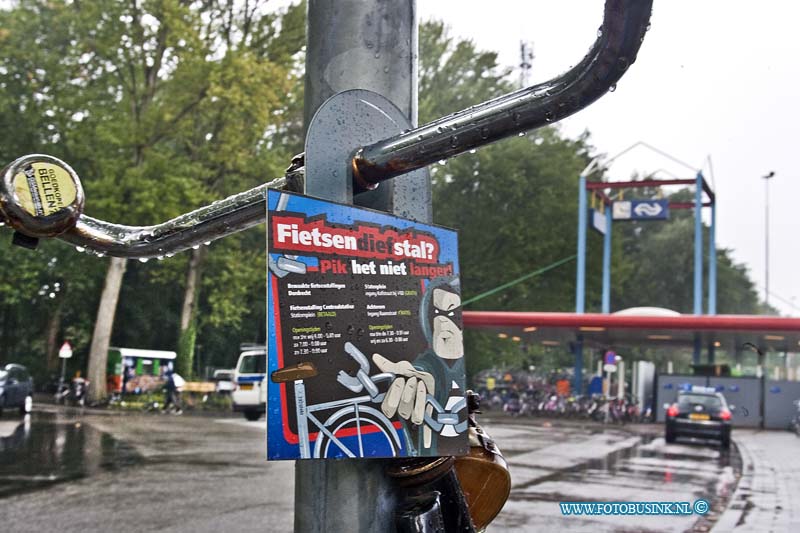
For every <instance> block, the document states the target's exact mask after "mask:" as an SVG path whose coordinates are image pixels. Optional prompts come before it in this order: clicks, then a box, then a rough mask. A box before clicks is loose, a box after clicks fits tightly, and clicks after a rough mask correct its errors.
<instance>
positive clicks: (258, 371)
mask: <svg viewBox="0 0 800 533" xmlns="http://www.w3.org/2000/svg"><path fill="white" fill-rule="evenodd" d="M266 375H267V350H266V348H264V347H263V346H262V347H250V348H247V349H245V350H244V351H243V352H242V353H241V355H239V362H238V363H236V370H235V371H234V373H233V384H234V386H233V392H232V393H231V399H232V400H233V410H234V412H237V413H243V414H244V417H245V418H246V419H247V420H258V419H259V418H261V415H262V414H263V413H265V412H266V411H267V383H266V382H265V381H264V377H266Z"/></svg>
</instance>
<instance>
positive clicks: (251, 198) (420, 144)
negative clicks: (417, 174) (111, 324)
mask: <svg viewBox="0 0 800 533" xmlns="http://www.w3.org/2000/svg"><path fill="white" fill-rule="evenodd" d="M651 8H652V0H606V3H605V14H604V19H603V24H602V26H601V27H600V29H599V30H598V37H597V40H596V41H595V43H594V45H593V46H592V48H591V49H590V51H589V53H588V54H587V55H586V57H584V59H583V60H582V61H580V62H579V63H578V64H577V65H575V67H573V68H572V69H570V70H569V71H567V72H566V73H564V74H562V75H561V76H558V77H556V78H554V79H552V80H550V81H547V82H544V83H540V84H537V85H533V86H531V87H527V88H523V89H520V90H518V91H515V92H512V93H509V94H507V95H504V96H501V97H499V98H496V99H494V100H491V101H489V102H485V103H482V104H479V105H477V106H473V107H470V108H468V109H464V110H462V111H459V112H457V113H454V114H452V115H450V116H447V117H444V118H441V119H439V120H436V121H433V122H431V123H429V124H426V125H423V126H420V127H418V128H415V129H413V130H410V131H407V132H404V133H402V134H400V135H396V136H394V137H392V138H389V139H386V140H383V141H380V142H377V143H375V144H372V145H369V146H364V147H356V148H355V149H354V152H353V153H354V156H353V158H352V160H351V161H350V167H351V169H352V173H353V181H354V190H356V191H364V190H368V189H373V188H375V187H376V186H377V185H378V183H380V182H381V181H384V180H387V179H391V178H394V177H397V176H400V175H402V174H404V173H407V172H410V171H412V170H416V169H418V168H422V167H424V166H426V165H429V164H431V163H434V162H436V161H439V160H442V159H446V158H449V157H453V156H455V155H458V154H461V153H464V152H467V151H469V150H472V149H475V148H479V147H481V146H485V145H487V144H489V143H492V142H495V141H498V140H500V139H504V138H506V137H510V136H514V135H517V134H519V133H521V132H528V131H531V130H534V129H536V128H540V127H542V126H545V125H548V124H552V123H555V122H557V121H559V120H561V119H563V118H565V117H567V116H569V115H572V114H573V113H576V112H577V111H580V110H581V109H583V108H585V107H586V106H588V105H589V104H591V103H593V102H594V101H596V100H597V99H598V98H600V97H601V96H602V95H603V94H605V93H606V92H608V91H610V90H613V88H614V87H615V86H616V84H617V82H618V81H619V79H620V78H621V77H622V75H623V74H624V73H625V72H626V71H627V69H628V67H629V66H630V65H631V64H632V63H633V62H634V61H635V59H636V55H637V53H638V51H639V47H640V45H641V43H642V41H643V39H644V34H645V32H646V31H647V29H648V27H649V19H650V11H651ZM41 160H47V161H49V162H51V163H55V164H57V165H60V166H63V168H65V169H67V172H68V173H69V175H70V176H71V177H72V179H73V180H75V182H76V183H75V186H76V188H77V189H78V190H79V192H80V194H78V195H76V201H75V202H74V203H73V204H72V205H70V206H68V207H67V208H65V209H63V210H62V211H60V212H58V213H54V214H50V215H48V216H41V215H31V214H30V212H29V211H30V210H27V211H26V209H24V208H23V207H22V206H21V202H20V198H19V197H18V195H17V194H16V192H15V181H14V180H15V177H16V176H18V174H19V173H20V172H24V171H25V169H26V168H28V169H29V168H31V164H32V163H35V162H37V161H41ZM343 163H345V162H343ZM301 165H302V161H301V160H299V159H296V160H295V161H293V164H292V166H291V167H290V168H289V169H288V170H287V173H286V175H285V176H284V177H282V178H278V179H277V180H274V181H272V182H269V183H266V184H264V185H261V186H259V187H256V188H254V189H251V190H249V191H246V192H243V193H240V194H237V195H234V196H231V197H229V198H226V199H224V200H221V201H218V202H214V203H213V204H211V205H209V206H206V207H202V208H200V209H196V210H194V211H192V212H190V213H186V214H184V215H181V216H179V217H177V218H174V219H172V220H169V221H166V222H164V223H162V224H157V225H153V226H124V225H119V224H113V223H110V222H105V221H102V220H98V219H95V218H92V217H89V216H87V215H85V214H83V195H82V191H81V186H80V179H79V178H78V176H77V174H75V173H74V172H73V171H72V169H71V168H69V166H68V165H66V164H65V163H63V162H61V161H59V160H57V159H55V158H52V157H49V156H41V155H28V156H24V157H22V158H19V159H17V160H16V161H14V162H13V163H11V164H10V165H9V166H8V167H6V169H5V170H4V171H3V172H2V176H0V220H2V221H3V222H5V223H8V224H9V225H10V226H11V227H13V228H14V229H15V230H17V231H18V232H19V233H21V234H23V235H27V236H29V237H32V238H39V237H57V238H59V239H62V240H64V241H66V242H69V243H71V244H73V245H75V246H76V247H81V248H85V249H87V250H89V251H92V252H94V253H97V254H98V255H111V256H116V257H138V258H148V257H162V256H168V255H172V254H174V253H177V252H180V251H183V250H186V249H189V248H192V247H196V246H200V245H202V244H207V243H209V242H211V241H213V240H216V239H219V238H222V237H224V236H226V235H230V234H233V233H236V232H239V231H242V230H244V229H247V228H249V227H252V226H254V225H257V224H260V223H262V222H264V220H265V218H266V189H267V188H281V189H286V190H295V191H302V188H303V187H302V179H303V169H302V166H301ZM78 199H79V200H80V201H78Z"/></svg>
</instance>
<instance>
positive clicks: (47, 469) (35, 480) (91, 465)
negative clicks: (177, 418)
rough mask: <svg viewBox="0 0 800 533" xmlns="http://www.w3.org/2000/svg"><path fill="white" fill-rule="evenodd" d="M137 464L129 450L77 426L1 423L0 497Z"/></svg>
mask: <svg viewBox="0 0 800 533" xmlns="http://www.w3.org/2000/svg"><path fill="white" fill-rule="evenodd" d="M141 462H142V459H141V457H140V456H139V455H138V454H137V453H136V451H135V450H134V449H133V448H132V447H131V446H129V445H127V444H125V443H124V442H121V441H118V440H116V439H114V438H113V437H112V436H111V435H108V434H107V433H102V432H100V431H98V430H96V429H94V428H93V427H92V426H90V425H88V424H84V423H81V422H80V421H76V420H69V419H64V418H59V417H55V416H53V415H48V414H43V413H35V414H34V415H29V416H26V417H25V419H24V420H21V419H20V420H12V419H8V418H6V417H4V418H2V419H0V498H4V497H7V496H10V495H11V494H19V493H20V492H23V491H28V490H35V489H38V488H43V487H46V486H49V485H52V484H53V483H60V482H63V481H71V480H75V479H79V478H83V477H87V476H91V475H93V474H96V473H98V472H102V471H114V470H117V469H119V468H121V467H124V466H129V465H134V464H139V463H141Z"/></svg>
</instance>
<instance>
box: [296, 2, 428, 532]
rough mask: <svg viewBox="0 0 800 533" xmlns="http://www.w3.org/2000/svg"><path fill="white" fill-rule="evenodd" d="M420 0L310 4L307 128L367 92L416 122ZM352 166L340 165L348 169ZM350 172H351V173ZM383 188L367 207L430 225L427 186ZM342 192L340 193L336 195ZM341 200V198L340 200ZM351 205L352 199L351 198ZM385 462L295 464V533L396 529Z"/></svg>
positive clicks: (317, 190) (316, 183)
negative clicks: (336, 98)
mask: <svg viewBox="0 0 800 533" xmlns="http://www.w3.org/2000/svg"><path fill="white" fill-rule="evenodd" d="M417 31H418V27H417V15H416V1H415V0H402V1H397V0H393V1H388V0H310V1H309V3H308V47H307V54H306V90H305V114H304V118H305V127H306V129H307V128H308V125H309V123H310V121H311V118H312V117H313V116H314V113H315V112H316V110H317V109H318V108H319V107H320V105H321V104H322V103H323V102H324V101H325V100H326V99H328V98H329V97H331V96H333V95H334V94H337V93H340V92H342V91H345V90H349V89H367V90H370V91H373V92H376V93H378V94H381V95H382V96H385V97H386V98H388V99H389V100H391V101H392V102H393V103H394V104H395V105H396V106H397V107H398V108H399V109H400V110H401V111H402V112H403V113H404V114H405V115H406V117H407V118H409V120H410V121H411V122H412V124H414V125H416V123H417V48H418V42H417ZM349 162H350V161H349V160H343V161H342V167H343V168H346V167H347V166H348V164H349ZM347 170H348V171H349V169H347ZM326 178H327V179H332V178H331V176H324V175H309V174H308V173H307V175H306V193H307V194H310V195H312V196H322V195H323V194H330V190H331V187H330V184H328V186H326V185H325V182H324V181H325V180H326ZM403 188H407V184H406V183H405V182H404V181H403V178H400V180H399V181H398V180H393V181H392V182H386V183H383V184H381V186H380V187H379V188H378V189H376V190H375V191H371V192H369V193H365V194H362V195H359V197H358V203H359V205H363V206H365V207H372V208H374V209H381V210H384V211H392V212H394V213H400V212H406V213H407V212H408V211H409V209H408V206H405V205H402V204H403V202H405V203H408V202H410V201H412V199H413V201H414V202H415V203H416V204H417V205H422V206H424V209H423V210H422V212H421V214H420V211H419V210H412V211H414V212H415V213H417V216H416V217H415V218H417V219H418V220H421V221H423V222H429V221H430V212H431V211H430V182H429V180H425V183H423V184H419V183H415V184H414V194H405V193H404V192H403V190H402V189H403ZM339 193H341V191H339ZM339 196H340V197H341V195H340V194H339ZM346 201H348V202H352V201H353V198H352V193H351V194H350V195H349V197H348V198H346ZM387 462H388V461H386V460H376V459H372V460H367V459H360V460H341V461H336V460H300V461H297V462H296V466H295V522H294V528H295V531H297V532H303V533H305V532H319V533H322V532H327V531H363V532H367V531H387V532H391V531H394V530H395V526H394V511H395V509H396V503H397V498H398V495H397V492H396V489H395V488H394V484H393V482H392V481H391V480H390V479H389V478H388V477H387V475H386V473H385V466H386V464H387Z"/></svg>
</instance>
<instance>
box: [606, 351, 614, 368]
mask: <svg viewBox="0 0 800 533" xmlns="http://www.w3.org/2000/svg"><path fill="white" fill-rule="evenodd" d="M604 361H605V363H606V365H616V364H617V354H616V353H615V352H614V351H612V350H609V351H607V352H606V356H605V359H604Z"/></svg>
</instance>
